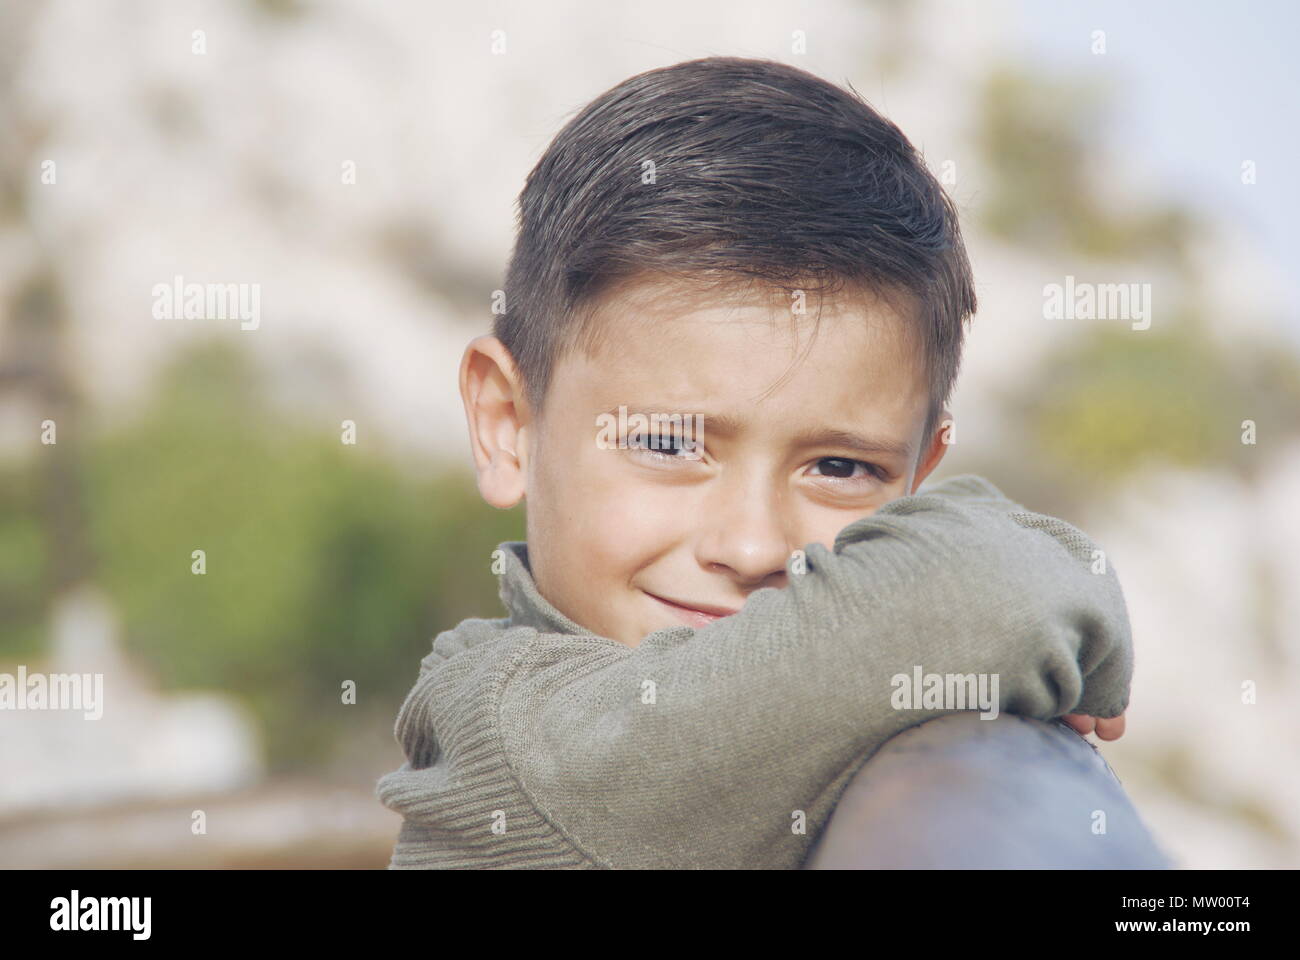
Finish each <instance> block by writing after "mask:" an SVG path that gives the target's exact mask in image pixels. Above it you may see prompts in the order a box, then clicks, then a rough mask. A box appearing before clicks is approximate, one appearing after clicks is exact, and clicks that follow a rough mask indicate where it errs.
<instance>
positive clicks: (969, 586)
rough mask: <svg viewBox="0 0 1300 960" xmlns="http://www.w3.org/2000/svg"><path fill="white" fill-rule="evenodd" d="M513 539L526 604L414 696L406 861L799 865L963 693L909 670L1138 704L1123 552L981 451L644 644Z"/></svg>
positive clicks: (1030, 700) (1012, 702) (384, 785)
mask: <svg viewBox="0 0 1300 960" xmlns="http://www.w3.org/2000/svg"><path fill="white" fill-rule="evenodd" d="M500 549H501V550H502V551H503V554H504V562H505V566H504V572H503V573H502V574H501V575H500V595H501V599H502V602H503V603H504V604H505V607H506V610H507V611H508V613H509V616H507V617H504V618H498V619H478V618H473V619H468V620H465V621H463V622H462V623H460V624H459V625H457V626H456V627H454V628H452V629H450V630H446V631H444V632H442V633H440V634H438V635H437V637H436V638H435V639H434V641H433V649H432V651H431V652H430V653H429V654H428V655H427V656H426V657H424V659H423V660H422V661H421V663H420V674H419V679H418V680H417V681H416V683H415V686H414V688H413V689H412V690H411V692H410V694H409V695H408V696H407V698H406V701H405V702H404V704H403V705H402V708H401V711H400V713H399V715H398V718H397V724H396V728H395V735H396V737H397V740H398V742H399V744H400V745H401V747H402V749H403V751H404V753H405V757H406V760H405V762H404V763H403V764H402V766H401V768H400V769H398V770H395V771H393V772H391V773H388V774H386V775H384V776H383V777H382V778H381V779H380V780H379V782H378V784H377V787H376V796H377V797H378V798H379V800H380V801H381V802H382V803H383V804H384V805H385V806H387V807H389V808H390V809H392V810H394V811H396V812H397V813H399V814H401V816H402V818H403V822H402V826H401V830H400V833H399V835H398V838H397V843H396V846H395V848H394V850H393V855H392V859H391V861H390V864H389V867H390V869H422V868H576V869H592V868H621V869H629V868H631V869H638V868H639V869H646V868H720V869H772V868H776V869H792V868H797V867H800V866H801V865H802V864H803V862H804V860H805V858H806V857H807V855H808V854H809V852H810V851H811V849H812V847H813V844H814V843H815V842H816V839H817V837H818V835H819V834H820V832H821V830H822V828H823V827H824V826H825V824H826V821H827V820H828V819H829V817H830V815H831V813H832V812H833V810H834V807H835V804H836V802H837V800H838V799H839V797H840V794H841V793H842V791H843V789H844V787H845V786H846V784H847V783H848V781H849V779H850V778H851V777H852V776H853V774H854V773H855V772H857V770H858V769H859V768H860V767H861V765H862V764H863V763H864V762H865V761H866V760H867V759H869V758H870V757H871V755H872V754H873V753H874V752H875V751H876V750H878V749H879V748H880V747H881V746H882V745H883V744H884V743H885V742H886V741H887V740H889V739H890V738H891V737H892V736H894V735H895V734H897V733H899V732H900V731H902V730H904V729H907V728H908V727H911V726H914V725H916V724H919V723H923V722H925V721H926V720H930V719H933V718H934V717H937V716H941V715H943V714H945V713H951V712H954V710H956V709H961V707H959V706H954V705H952V704H951V703H949V704H944V705H936V704H934V703H930V704H929V705H928V707H926V708H921V705H920V704H912V705H911V706H908V707H905V708H900V707H899V701H898V698H897V697H896V696H895V692H896V690H897V689H898V688H899V684H897V683H896V682H894V681H895V678H897V677H899V676H900V675H902V676H906V677H908V678H911V677H913V676H914V674H916V673H917V672H918V670H919V671H920V672H922V673H924V674H940V675H945V676H947V675H961V676H966V675H975V676H976V677H979V676H980V675H983V676H985V677H992V676H994V675H996V677H997V681H998V702H999V709H1000V710H1001V711H1002V712H1009V713H1016V714H1021V715H1023V716H1028V717H1037V718H1040V719H1044V720H1046V719H1051V718H1054V717H1059V716H1062V715H1064V714H1067V713H1086V714H1091V715H1093V716H1098V717H1114V716H1118V715H1119V714H1120V713H1122V712H1123V711H1124V710H1125V708H1126V707H1127V706H1128V698H1129V685H1130V681H1131V678H1132V672H1133V652H1132V642H1131V636H1130V630H1129V622H1128V615H1127V611H1126V608H1125V603H1124V598H1123V594H1122V592H1121V589H1120V585H1119V581H1118V580H1117V578H1116V575H1115V571H1114V566H1113V564H1111V563H1110V562H1109V561H1108V559H1107V558H1106V557H1105V555H1104V554H1103V553H1102V552H1101V551H1100V550H1099V548H1098V547H1097V546H1096V545H1095V544H1094V543H1093V542H1092V541H1091V540H1090V539H1089V538H1088V537H1087V536H1086V535H1085V534H1084V533H1082V532H1081V531H1080V530H1078V529H1076V528H1075V527H1073V526H1071V525H1070V524H1068V523H1066V522H1064V521H1062V520H1058V519H1055V518H1053V517H1049V516H1045V515H1043V514H1039V513H1034V512H1032V511H1029V510H1026V509H1025V508H1024V507H1022V506H1021V505H1020V504H1017V503H1015V502H1013V501H1011V500H1008V499H1007V498H1006V497H1004V496H1003V495H1002V493H1001V492H1000V491H999V490H998V489H997V488H996V487H994V486H993V485H992V484H991V483H989V482H988V481H987V480H984V479H982V478H980V477H976V476H973V475H969V474H968V475H962V476H958V477H953V478H951V479H949V480H946V481H944V482H942V483H937V484H934V485H933V486H930V487H928V488H926V487H923V488H922V489H921V490H920V491H918V492H917V493H915V494H913V495H910V496H906V497H902V498H899V499H897V500H893V501H891V502H889V503H887V504H886V505H885V506H883V507H881V508H880V509H879V510H877V511H876V512H875V513H874V514H872V515H871V516H868V517H863V518H861V519H859V520H855V521H853V522H852V523H850V524H849V525H848V526H846V527H844V528H843V530H841V531H840V533H839V534H838V536H837V537H836V539H835V541H834V544H833V548H832V549H827V548H826V547H825V546H823V545H822V544H817V543H813V544H809V545H807V546H806V547H805V548H804V550H803V551H802V556H800V554H799V553H796V554H794V555H792V557H791V558H790V561H789V562H788V564H787V572H788V574H789V575H788V577H787V581H788V582H787V585H786V586H784V587H780V588H775V587H766V588H762V589H759V590H757V591H755V592H753V593H751V594H750V595H749V596H748V598H747V599H746V602H745V604H744V607H743V608H742V609H741V610H740V611H739V612H738V613H735V614H733V615H731V616H729V617H725V618H722V619H720V620H718V621H716V622H714V623H711V624H709V625H708V626H706V627H702V628H693V627H689V626H686V625H682V626H678V627H669V628H665V629H662V630H658V631H656V632H654V633H651V634H649V635H647V636H646V637H645V638H644V639H643V640H642V641H641V643H640V645H639V646H637V647H635V648H632V647H628V646H626V645H624V644H621V643H618V642H616V641H614V640H612V639H608V638H605V637H601V636H597V635H595V634H593V633H592V632H590V631H588V630H585V629H583V628H582V627H581V626H580V625H578V624H577V623H574V622H573V621H572V620H570V619H569V618H568V617H567V616H565V614H563V613H562V612H560V611H559V610H558V609H556V608H555V607H554V606H552V605H551V604H550V603H549V602H548V601H547V600H546V599H545V598H544V597H543V596H542V595H541V594H540V593H539V592H538V590H537V586H536V584H535V582H534V581H533V577H532V574H531V572H530V569H529V564H528V548H527V545H526V544H524V543H522V542H515V541H512V542H507V543H503V544H501V547H500ZM965 708H966V709H970V708H971V705H969V704H968V705H966V707H965Z"/></svg>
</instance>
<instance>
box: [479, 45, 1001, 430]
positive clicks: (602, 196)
mask: <svg viewBox="0 0 1300 960" xmlns="http://www.w3.org/2000/svg"><path fill="white" fill-rule="evenodd" d="M850 90H852V88H851V87H850ZM645 161H652V162H653V164H654V166H653V177H649V178H647V177H645V176H643V173H644V171H645V170H646V169H648V167H646V166H644V162H645ZM647 181H652V182H647ZM518 208H519V209H518V215H519V229H518V235H517V238H516V242H515V247H514V252H513V254H512V256H511V259H510V266H509V269H508V271H507V276H506V290H505V310H504V312H502V313H499V314H498V315H497V316H496V317H495V320H494V324H493V333H494V334H495V335H496V336H497V337H498V338H499V339H500V340H501V341H502V342H503V343H504V344H505V346H506V348H507V349H508V350H509V351H510V354H511V357H512V358H513V360H514V362H515V365H516V367H517V369H518V371H519V374H520V377H521V378H522V380H523V383H524V388H525V392H526V396H527V399H528V402H529V404H530V405H531V406H533V407H534V408H535V409H536V410H538V411H540V410H541V409H542V401H543V398H544V397H545V395H546V391H547V388H548V387H549V385H550V381H551V376H552V372H553V370H554V367H555V364H556V362H557V360H558V358H559V357H560V356H561V355H562V354H563V353H564V352H566V351H569V350H572V349H574V348H576V347H582V348H583V349H590V347H591V345H592V344H594V343H595V342H596V341H597V340H598V338H599V331H597V330H594V329H593V328H592V326H591V324H590V322H589V318H590V316H591V313H592V308H593V307H594V305H595V304H596V302H597V301H598V300H599V297H600V295H601V294H602V293H603V292H606V291H608V290H610V289H611V287H612V285H613V284H614V283H615V282H616V281H620V280H627V279H630V278H634V277H636V276H638V275H640V274H643V273H646V272H652V273H666V274H669V275H675V276H678V277H681V278H683V279H691V278H696V279H699V278H711V279H712V282H718V281H719V278H726V277H731V278H734V279H736V280H744V279H746V278H748V279H749V280H750V281H754V280H757V281H761V282H762V283H764V284H766V285H769V286H771V287H776V288H784V289H786V290H793V289H803V290H805V291H809V290H810V289H811V291H812V292H815V293H817V295H818V296H819V297H821V296H825V295H826V294H827V293H831V294H834V293H837V292H838V291H839V290H840V289H842V288H843V287H844V286H845V284H851V285H853V286H854V287H855V288H857V289H861V290H870V291H873V292H874V293H876V294H877V295H881V296H884V297H887V298H890V299H891V300H892V298H893V296H894V295H896V294H898V293H902V294H904V295H905V296H906V297H907V299H908V302H909V307H910V308H911V312H913V313H915V315H916V316H915V325H914V326H913V327H912V328H911V333H912V337H913V342H914V343H916V344H918V345H919V346H920V348H921V349H922V351H923V355H924V361H925V373H926V377H927V380H928V383H929V393H930V409H929V414H928V418H927V422H926V435H927V437H928V436H929V434H930V432H931V431H932V430H933V428H934V427H935V425H936V422H935V421H936V419H937V415H938V411H939V410H940V409H941V408H942V406H943V404H944V403H946V402H947V400H948V398H949V395H950V394H951V391H952V387H953V384H954V383H955V381H956V379H957V371H958V368H959V366H960V363H961V350H962V342H963V339H964V334H965V328H964V323H965V322H966V320H967V319H968V318H969V317H970V315H971V314H972V313H974V311H975V307H976V300H975V290H974V283H973V280H972V277H971V269H970V263H969V261H968V259H967V256H966V250H965V246H964V244H963V243H962V239H961V232H960V230H959V227H958V223H957V212H956V209H955V207H954V206H953V204H952V201H951V200H950V199H949V197H948V195H947V194H946V193H945V192H944V190H943V188H942V187H941V186H940V185H939V183H938V181H936V180H935V178H934V177H933V176H932V175H931V173H930V171H929V170H928V169H927V168H926V166H925V161H924V160H923V159H922V157H921V155H920V154H919V152H918V151H917V150H916V148H915V147H913V146H912V144H911V143H910V142H909V141H908V139H907V138H906V137H905V136H904V135H903V133H902V131H901V130H899V129H898V127H897V126H895V125H894V124H893V123H891V122H890V121H889V120H886V119H885V118H884V117H882V116H881V115H880V114H878V113H877V112H876V111H875V110H873V109H872V108H871V106H870V105H869V104H867V102H866V101H865V100H863V99H862V97H861V96H859V95H858V94H857V92H856V91H852V92H849V91H845V90H843V89H841V88H839V87H837V86H835V85H834V84H831V83H828V82H827V81H825V80H822V79H820V78H818V77H815V76H813V75H812V74H810V73H807V72H805V71H803V70H799V69H797V68H795V67H791V66H788V65H786V64H783V63H778V62H776V61H772V60H759V59H746V58H739V57H707V58H704V59H700V60H690V61H687V62H684V63H678V64H675V65H673V66H670V67H663V68H660V69H656V70H650V71H647V72H646V73H641V74H638V75H637V76H634V77H631V78H630V79H628V80H624V81H623V82H622V83H620V84H618V85H617V86H615V87H613V88H612V89H610V90H608V91H606V92H605V93H603V94H602V95H601V96H599V97H597V98H596V99H595V100H593V101H592V102H591V103H590V104H588V105H587V106H586V107H584V108H583V109H582V110H581V111H580V112H579V113H578V114H577V115H576V116H574V117H573V119H572V120H570V121H569V123H567V124H566V125H565V127H564V129H562V130H561V131H560V133H559V134H558V135H557V136H556V137H555V139H554V140H553V141H552V142H551V144H550V146H549V147H548V148H547V150H546V152H545V153H544V154H543V155H542V158H541V159H540V160H539V161H538V163H537V166H536V167H534V168H533V170H532V172H531V173H530V174H529V175H528V180H527V182H526V183H525V185H524V189H523V191H522V192H521V193H520V195H519V201H518ZM584 308H585V309H584Z"/></svg>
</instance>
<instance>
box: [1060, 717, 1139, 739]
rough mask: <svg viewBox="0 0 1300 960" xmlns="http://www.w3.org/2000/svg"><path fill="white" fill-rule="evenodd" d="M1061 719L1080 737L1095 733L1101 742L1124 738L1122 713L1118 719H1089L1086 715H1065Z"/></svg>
mask: <svg viewBox="0 0 1300 960" xmlns="http://www.w3.org/2000/svg"><path fill="white" fill-rule="evenodd" d="M1061 719H1062V720H1064V721H1065V722H1066V723H1068V724H1069V725H1070V726H1072V727H1073V728H1074V729H1075V730H1077V731H1078V733H1079V736H1081V737H1086V736H1087V735H1088V734H1090V733H1096V734H1097V736H1099V737H1100V738H1101V739H1103V740H1118V739H1119V738H1120V737H1122V736H1124V714H1122V713H1121V714H1120V715H1119V716H1118V717H1090V716H1088V715H1087V714H1086V713H1067V714H1066V715H1065V716H1063V717H1062V718H1061Z"/></svg>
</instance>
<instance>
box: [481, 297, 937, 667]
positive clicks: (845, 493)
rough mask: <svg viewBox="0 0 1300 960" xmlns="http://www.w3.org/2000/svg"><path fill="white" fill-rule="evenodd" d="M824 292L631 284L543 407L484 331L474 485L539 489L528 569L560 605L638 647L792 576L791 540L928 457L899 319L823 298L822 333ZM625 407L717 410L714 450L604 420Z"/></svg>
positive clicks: (918, 474)
mask: <svg viewBox="0 0 1300 960" xmlns="http://www.w3.org/2000/svg"><path fill="white" fill-rule="evenodd" d="M814 303H815V301H814V299H813V298H809V301H808V310H807V315H805V316H798V317H796V316H793V315H792V313H791V310H790V308H789V306H788V305H786V304H785V303H783V302H782V301H768V300H762V299H759V298H754V299H748V300H745V301H743V302H740V301H737V300H736V299H735V298H734V297H733V298H729V299H728V298H723V297H721V296H718V295H714V296H712V297H708V296H704V295H701V294H697V293H694V292H691V291H684V290H683V289H681V288H680V287H676V288H670V287H665V286H662V285H659V284H652V283H649V282H646V283H641V284H639V285H636V286H631V287H625V288H623V289H622V290H621V291H619V292H617V293H615V294H613V295H611V296H608V297H606V298H604V299H603V300H602V301H601V302H600V304H599V306H598V312H597V315H596V316H595V317H594V318H593V319H594V321H595V322H596V323H597V324H599V325H600V326H599V329H600V330H601V331H602V341H601V345H600V346H599V347H598V348H597V350H596V352H595V353H594V355H592V356H584V355H582V354H581V353H580V352H576V351H575V352H570V353H569V354H568V355H566V356H564V357H562V359H561V360H560V362H559V363H558V365H557V367H556V369H555V371H554V375H553V379H552V381H551V386H550V388H549V392H548V395H547V398H546V404H545V411H544V416H543V417H541V418H537V417H535V416H534V415H533V414H532V413H531V411H530V410H529V409H528V407H527V404H526V401H525V400H524V394H523V384H522V383H521V382H520V381H519V380H518V379H517V376H516V374H515V371H514V367H513V364H512V363H511V362H510V358H509V354H508V353H507V352H506V351H505V348H504V347H503V346H502V345H501V343H500V341H498V340H496V339H495V338H493V337H480V338H478V339H477V340H475V341H474V342H473V343H471V344H470V347H469V348H468V349H467V350H466V354H465V360H464V362H463V363H462V368H461V388H462V395H463V397H464V399H465V404H466V412H467V415H468V418H469V422H470V433H471V440H472V442H473V445H474V453H475V459H476V461H477V465H478V473H479V489H480V490H481V491H482V493H483V495H484V497H485V498H486V499H487V500H488V501H489V502H490V503H492V504H493V505H495V506H498V507H509V506H511V505H513V504H514V503H517V502H518V500H519V498H520V497H521V496H522V497H526V500H527V539H528V555H529V562H530V566H531V568H532V572H533V577H534V579H535V581H536V583H537V586H538V589H539V590H540V591H541V593H542V595H543V596H544V597H546V599H547V600H548V601H550V602H551V603H552V604H553V605H554V606H555V607H556V608H557V609H559V610H560V611H561V612H563V613H564V614H566V615H567V616H568V617H569V618H570V619H572V620H573V621H575V622H576V623H578V624H580V625H582V626H583V627H585V628H586V629H588V630H591V631H592V632H594V633H596V634H599V635H601V636H605V637H609V638H612V639H615V640H618V641H620V642H622V643H625V644H627V645H629V646H636V645H637V644H638V643H639V642H640V640H641V639H642V638H643V637H644V636H646V635H647V634H649V633H651V632H653V631H655V630H658V629H661V628H664V627H671V626H677V625H681V624H688V625H691V626H703V625H705V624H707V623H709V622H711V621H712V619H715V618H716V615H718V614H725V613H727V612H735V611H736V610H739V609H740V607H741V606H742V605H743V604H744V602H745V598H746V597H747V596H748V595H749V594H750V593H752V592H753V591H755V590H757V589H759V588H761V587H781V586H784V585H785V583H786V578H787V574H786V571H785V565H786V561H787V559H788V558H789V557H790V555H791V553H793V552H794V551H795V550H801V549H803V548H805V547H806V546H807V545H808V544H809V543H820V544H823V545H824V546H826V547H828V548H830V547H831V546H832V545H833V543H834V540H835V537H836V535H837V534H838V533H839V531H840V530H842V529H843V528H844V527H845V526H846V525H847V524H849V523H851V522H852V521H853V520H855V519H858V518H859V517H864V516H867V515H868V514H871V513H873V512H875V511H876V510H877V509H879V507H880V506H881V505H882V504H884V503H887V502H889V501H890V500H893V499H896V498H897V497H901V496H905V495H907V494H909V493H911V492H913V491H914V490H915V489H916V487H917V486H918V485H919V484H920V483H921V481H922V480H923V479H924V478H925V476H926V475H927V474H929V472H930V471H931V470H933V469H934V467H935V466H936V465H937V463H938V462H939V460H940V459H941V458H942V456H943V452H944V450H945V449H946V446H945V444H944V443H943V442H942V440H941V438H940V436H939V434H941V433H942V431H936V434H937V435H936V437H935V438H934V439H933V440H932V441H931V442H930V443H928V444H925V445H924V446H923V442H924V440H925V438H924V437H923V436H922V431H923V428H924V421H925V415H926V409H927V389H926V383H925V379H924V375H923V371H922V365H921V362H920V357H919V354H918V352H917V350H916V349H915V348H914V347H913V346H912V345H911V344H910V343H909V341H908V339H907V337H906V335H905V332H906V327H905V325H904V323H905V321H904V320H902V319H901V318H900V317H899V316H898V315H897V314H896V313H895V312H894V311H893V310H892V309H891V308H890V307H888V306H887V305H886V304H885V303H884V302H883V301H880V300H878V299H874V298H871V299H866V298H860V299H857V300H848V299H844V300H841V301H839V302H837V303H830V302H827V303H826V304H825V305H824V307H823V309H822V316H821V329H820V331H819V332H818V334H817V336H816V337H815V338H812V336H811V334H812V327H813V324H814V320H815V318H814V316H813V314H814V313H815V312H816V308H815V305H814ZM810 340H811V343H810ZM620 405H623V406H625V407H626V409H627V416H628V418H631V417H632V415H634V414H638V413H640V414H644V415H646V416H647V417H649V415H650V414H653V413H661V414H678V415H680V416H681V417H682V418H683V422H685V423H687V424H694V423H697V422H699V421H697V420H696V419H695V415H696V414H703V421H702V422H703V432H702V435H701V436H699V438H698V439H700V440H701V441H702V445H701V452H700V455H699V456H698V458H696V459H690V458H688V457H685V456H683V455H682V452H681V451H680V450H673V449H667V450H662V449H661V450H653V449H644V448H642V449H638V448H636V447H635V446H629V447H628V448H626V449H619V448H618V446H617V445H610V444H607V443H604V442H601V440H602V438H603V439H609V438H610V437H611V436H612V437H613V438H615V439H617V438H618V437H620V436H622V437H626V436H627V435H628V434H620V433H618V432H617V430H615V432H614V433H613V434H612V435H611V434H610V433H609V432H608V429H607V428H608V425H609V424H610V422H611V420H613V421H615V422H616V421H617V418H618V411H619V406H620ZM605 413H610V414H612V418H601V414H605ZM602 425H604V426H605V427H606V429H605V430H602ZM632 432H634V431H629V433H632ZM633 440H635V436H633Z"/></svg>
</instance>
